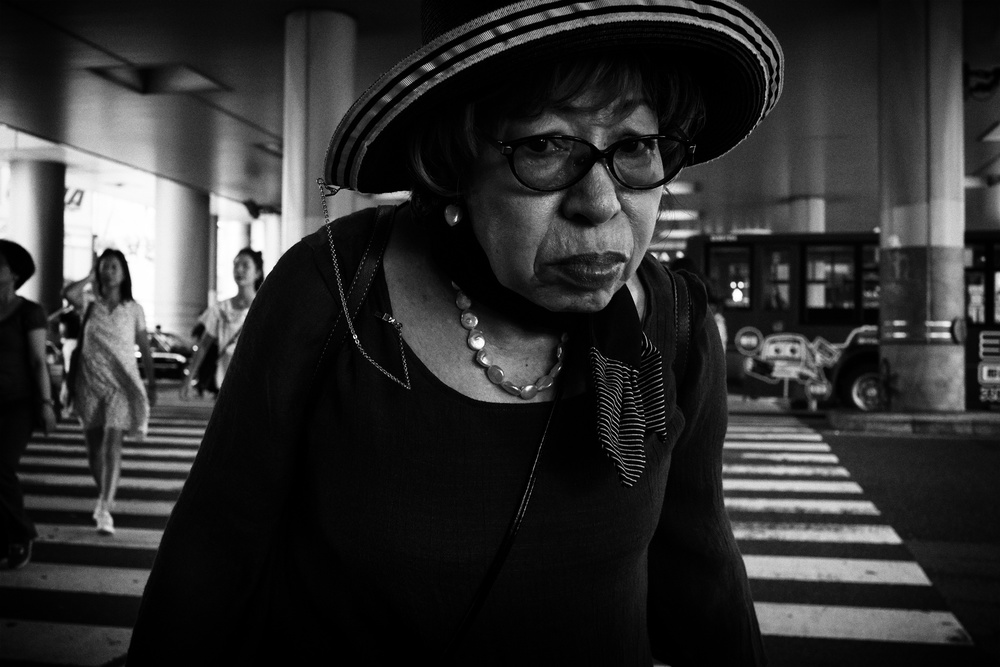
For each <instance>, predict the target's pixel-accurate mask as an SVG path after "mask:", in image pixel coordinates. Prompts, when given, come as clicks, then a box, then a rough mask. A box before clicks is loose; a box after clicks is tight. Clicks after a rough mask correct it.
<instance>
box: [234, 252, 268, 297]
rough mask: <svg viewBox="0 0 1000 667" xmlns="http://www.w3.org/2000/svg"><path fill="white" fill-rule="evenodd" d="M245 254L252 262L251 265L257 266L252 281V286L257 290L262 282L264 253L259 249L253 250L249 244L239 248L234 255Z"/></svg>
mask: <svg viewBox="0 0 1000 667" xmlns="http://www.w3.org/2000/svg"><path fill="white" fill-rule="evenodd" d="M240 255H246V256H247V257H249V258H250V260H251V261H252V262H253V265H254V266H256V267H257V280H255V281H254V284H253V288H254V289H255V290H259V289H260V286H261V285H263V284H264V253H262V252H261V251H259V250H254V249H253V248H251V247H250V246H247V247H246V248H242V249H240V251H239V252H238V253H236V256H237V257H239V256H240Z"/></svg>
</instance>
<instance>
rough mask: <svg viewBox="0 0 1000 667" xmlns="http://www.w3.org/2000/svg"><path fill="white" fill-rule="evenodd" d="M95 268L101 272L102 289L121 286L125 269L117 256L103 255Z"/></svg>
mask: <svg viewBox="0 0 1000 667" xmlns="http://www.w3.org/2000/svg"><path fill="white" fill-rule="evenodd" d="M97 270H98V272H100V274H101V285H103V286H104V289H108V288H109V287H110V288H115V287H121V284H122V281H123V280H124V279H125V269H124V268H122V263H121V262H120V261H118V258H117V257H113V256H109V257H105V258H104V259H102V260H101V263H100V265H99V266H98V267H97Z"/></svg>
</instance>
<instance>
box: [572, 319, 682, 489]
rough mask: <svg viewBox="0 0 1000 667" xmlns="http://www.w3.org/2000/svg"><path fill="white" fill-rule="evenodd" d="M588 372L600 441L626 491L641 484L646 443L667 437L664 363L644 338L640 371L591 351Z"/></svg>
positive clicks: (647, 339)
mask: <svg viewBox="0 0 1000 667" xmlns="http://www.w3.org/2000/svg"><path fill="white" fill-rule="evenodd" d="M590 372H591V379H592V380H593V384H594V389H595V393H596V396H597V438H598V441H599V442H600V444H601V449H603V450H604V453H605V454H607V455H608V457H609V458H610V459H611V460H612V461H613V462H614V464H615V467H616V468H617V469H618V478H619V480H620V481H621V483H622V485H623V486H627V487H631V486H634V485H635V483H636V482H637V481H638V480H639V477H640V476H641V475H642V471H643V468H644V467H645V465H646V452H645V449H644V448H643V441H644V440H645V437H646V431H653V432H654V433H656V435H657V437H659V439H660V441H661V442H662V441H664V440H665V439H666V436H667V428H666V424H667V418H666V408H665V402H664V398H663V362H662V359H661V355H660V351H659V350H658V349H656V346H655V345H653V343H652V341H650V340H649V337H648V336H646V334H645V333H643V334H642V343H641V348H640V350H639V365H638V368H632V367H631V366H629V365H628V364H626V363H624V362H621V361H618V360H616V359H611V358H608V357H606V356H604V355H603V354H601V352H600V351H599V350H598V349H597V347H596V346H594V347H591V348H590Z"/></svg>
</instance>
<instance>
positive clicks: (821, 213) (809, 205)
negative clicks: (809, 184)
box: [790, 196, 826, 234]
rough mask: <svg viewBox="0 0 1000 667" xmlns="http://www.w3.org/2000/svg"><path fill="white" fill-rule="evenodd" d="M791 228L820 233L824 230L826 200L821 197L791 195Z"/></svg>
mask: <svg viewBox="0 0 1000 667" xmlns="http://www.w3.org/2000/svg"><path fill="white" fill-rule="evenodd" d="M790 204H791V214H792V228H793V229H794V230H795V231H802V232H810V233H815V234H822V233H823V232H825V231H826V200H825V199H823V198H822V197H816V196H803V197H793V198H792V200H791V202H790Z"/></svg>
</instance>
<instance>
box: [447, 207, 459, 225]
mask: <svg viewBox="0 0 1000 667" xmlns="http://www.w3.org/2000/svg"><path fill="white" fill-rule="evenodd" d="M444 221H445V222H447V223H448V226H449V227H454V226H455V225H457V224H458V223H460V222H461V221H462V209H461V207H460V206H458V204H448V205H447V206H445V207H444Z"/></svg>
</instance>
